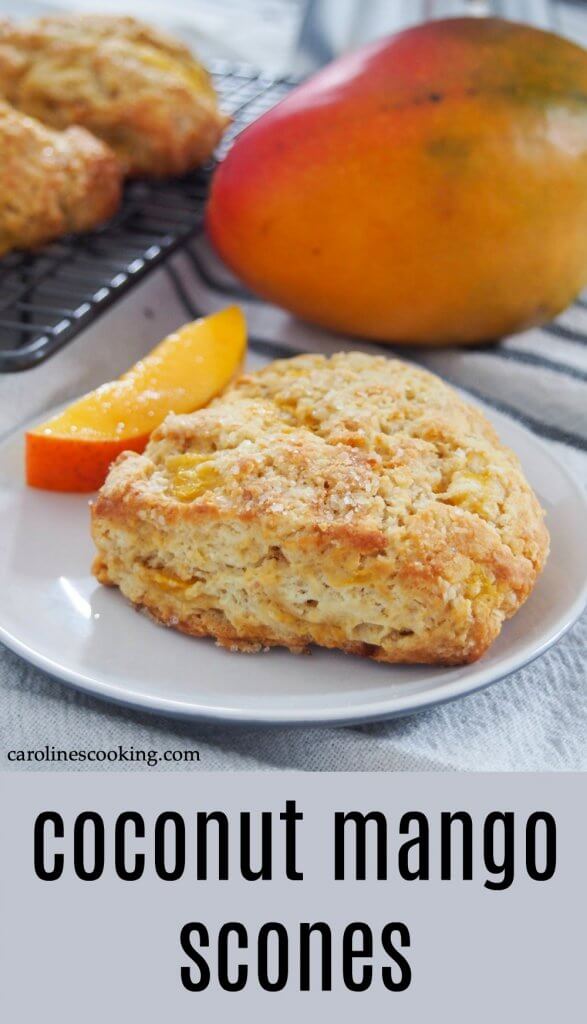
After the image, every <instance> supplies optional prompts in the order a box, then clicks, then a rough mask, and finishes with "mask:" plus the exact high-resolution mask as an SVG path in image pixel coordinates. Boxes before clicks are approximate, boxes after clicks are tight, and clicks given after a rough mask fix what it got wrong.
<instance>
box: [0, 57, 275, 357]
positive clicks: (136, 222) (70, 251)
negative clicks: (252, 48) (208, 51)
mask: <svg viewBox="0 0 587 1024" xmlns="http://www.w3.org/2000/svg"><path fill="white" fill-rule="evenodd" d="M210 70H211V72H212V77H213V79H214V83H215V85H216V88H217V90H218V93H219V96H220V101H221V105H222V108H223V110H224V111H225V112H226V113H228V114H230V115H231V116H232V118H233V122H232V124H231V126H230V128H229V130H228V131H227V133H226V135H225V136H224V138H223V140H222V143H221V145H220V147H219V150H218V153H217V157H218V159H222V156H223V155H224V154H225V152H226V151H227V149H228V148H229V146H230V144H231V142H232V141H233V139H234V138H235V136H236V135H237V134H238V133H239V132H240V131H242V129H243V128H245V127H246V125H247V124H249V123H250V122H251V121H253V120H254V119H255V118H256V117H259V115H260V114H262V113H264V111H266V110H268V109H269V108H270V107H272V106H274V104H275V103H277V102H278V100H280V99H281V98H282V97H283V96H284V95H285V93H286V92H287V91H288V90H289V89H290V88H291V87H292V85H293V84H294V82H293V81H292V80H290V79H285V78H281V79H275V78H270V77H268V76H267V75H263V74H259V73H258V72H256V71H254V70H252V69H250V68H247V67H241V66H235V65H229V64H226V63H224V62H215V63H213V64H212V65H211V67H210ZM212 169H213V164H212V163H211V164H210V165H208V166H207V167H203V168H202V169H201V170H199V171H198V172H197V173H195V174H194V173H192V174H190V175H187V176H186V177H185V178H180V179H174V180H172V181H164V182H145V181H136V182H130V183H129V184H128V185H127V186H126V189H125V194H124V199H123V203H122V206H121V208H120V210H119V212H118V214H117V215H116V216H115V217H114V218H113V219H112V220H111V221H109V222H108V223H107V224H105V225H104V226H102V227H101V228H98V229H97V230H95V231H92V232H89V233H88V234H84V235H78V236H68V237H67V238H63V239H60V241H58V242H55V243H54V244H53V245H49V246H46V247H45V248H44V249H42V250H39V251H38V252H35V253H12V254H10V255H8V256H6V257H4V259H1V260H0V372H3V373H7V372H10V371H16V370H26V369H28V368H30V367H32V366H36V365H38V364H39V363H41V362H42V361H43V360H44V359H47V358H48V357H49V356H50V355H52V354H53V353H54V352H56V351H57V350H58V349H59V348H61V347H62V346H63V345H66V344H67V343H68V342H69V341H71V340H72V339H73V338H74V337H75V336H76V334H77V333H78V332H79V331H80V330H81V329H82V328H83V327H87V326H88V324H89V323H91V322H92V321H93V320H95V319H96V317H97V316H99V314H100V313H102V312H103V311H104V310H105V309H106V308H107V307H108V306H110V305H111V304H112V303H113V302H115V301H116V300H117V299H118V298H119V297H120V296H121V295H123V294H124V292H126V291H128V289H129V288H132V286H133V285H134V284H135V283H136V282H137V281H139V280H140V279H141V278H142V277H144V276H145V274H147V273H148V272H149V271H150V270H151V269H152V268H153V267H155V266H156V265H157V264H158V263H160V262H161V260H163V259H164V258H165V257H166V256H167V255H168V254H169V253H171V252H173V250H174V249H177V248H178V246H180V245H181V244H182V243H183V242H185V241H186V240H187V239H188V238H191V237H192V236H193V235H194V234H196V232H197V231H199V230H200V229H201V226H202V218H203V209H204V202H205V199H206V194H207V191H208V183H209V180H210V175H211V172H212Z"/></svg>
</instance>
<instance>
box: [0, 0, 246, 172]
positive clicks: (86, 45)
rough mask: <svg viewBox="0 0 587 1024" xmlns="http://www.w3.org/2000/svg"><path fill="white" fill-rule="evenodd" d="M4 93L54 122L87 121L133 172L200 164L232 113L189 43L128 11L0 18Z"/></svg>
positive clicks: (56, 124) (0, 68)
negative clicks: (119, 14) (227, 111)
mask: <svg viewBox="0 0 587 1024" xmlns="http://www.w3.org/2000/svg"><path fill="white" fill-rule="evenodd" d="M0 95H1V96H2V97H3V98H4V99H5V100H7V101H8V102H9V103H11V104H12V105H13V106H15V107H17V108H18V109H19V110H22V111H23V112H24V113H26V114H30V115H31V116H33V117H36V118H38V119H39V120H40V121H42V122H43V123H44V124H47V125H50V126H51V127H53V128H59V129H63V128H66V127H68V126H70V125H82V126H83V127H85V128H87V129H89V130H90V131H91V132H93V133H94V134H95V135H97V136H98V137H99V138H101V139H103V140H104V141H105V142H107V143H108V144H109V145H110V146H111V147H112V149H113V150H114V151H115V152H116V154H117V155H118V158H119V160H120V161H121V163H122V165H123V168H124V171H125V173H126V174H127V175H131V176H148V177H165V176H168V175H175V174H183V173H185V172H186V171H188V170H190V169H191V168H193V167H196V166H197V165H198V164H200V163H202V162H203V161H204V160H206V159H207V158H208V157H209V156H210V154H211V153H212V151H213V150H214V147H215V146H216V144H217V142H218V140H219V139H220V136H221V134H222V132H223V130H224V128H225V127H226V124H227V121H228V119H227V118H226V117H225V116H224V115H223V114H222V113H221V112H220V110H219V108H218V102H217V98H216V93H215V91H214V88H213V86H212V84H211V81H210V77H209V75H208V73H207V71H206V70H205V69H204V68H203V67H202V65H201V64H200V63H198V61H197V60H195V59H194V58H193V57H192V55H191V53H190V51H189V50H188V49H187V48H186V47H185V46H183V45H182V44H181V43H179V42H177V41H176V40H174V39H172V38H171V37H168V36H167V35H165V34H164V33H161V32H158V31H156V30H155V29H152V28H150V27H149V26H148V25H144V24H143V23H142V22H138V21H135V20H134V19H133V18H123V17H121V18H117V17H107V16H104V17H100V16H96V15H83V14H78V15H76V14H71V15H61V16H59V15H57V16H54V17H47V18H36V19H33V20H29V21H24V22H18V23H13V22H10V21H7V20H4V21H1V22H0Z"/></svg>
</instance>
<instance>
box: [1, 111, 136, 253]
mask: <svg viewBox="0 0 587 1024" xmlns="http://www.w3.org/2000/svg"><path fill="white" fill-rule="evenodd" d="M121 187H122V175H121V170H120V166H119V163H118V160H117V158H116V157H115V155H114V153H113V152H112V151H111V150H110V149H108V147H107V146H106V145H104V143H103V142H100V140H99V139H95V138H94V137H93V136H92V135H90V134H89V132H86V131H85V130H84V129H83V128H69V129H68V130H67V131H64V132H56V131H52V130H51V129H49V128H45V127H44V125H42V124H39V122H38V121H35V120H34V119H33V118H30V117H26V116H25V115H24V114H21V113H19V111H16V110H14V109H13V108H12V107H10V106H9V105H8V104H6V103H3V102H2V101H1V100H0V256H1V255H4V254H5V253H6V252H8V251H10V250H11V249H15V248H18V249H29V248H35V247H36V246H39V245H42V244H44V243H46V242H49V241H52V240H53V239H55V238H59V237H60V236H61V235H65V234H68V233H69V232H75V231H87V230H89V229H90V228H92V227H95V226H96V225H97V224H100V223H101V222H102V221H104V220H107V219H108V218H109V217H111V216H112V215H113V214H114V213H115V211H116V209H117V208H118V205H119V203H120V197H121Z"/></svg>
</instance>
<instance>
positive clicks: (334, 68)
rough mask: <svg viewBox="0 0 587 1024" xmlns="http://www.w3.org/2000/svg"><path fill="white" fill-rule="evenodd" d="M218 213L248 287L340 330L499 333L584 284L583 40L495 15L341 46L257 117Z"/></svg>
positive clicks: (544, 312) (445, 339) (213, 218)
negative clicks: (347, 48)
mask: <svg viewBox="0 0 587 1024" xmlns="http://www.w3.org/2000/svg"><path fill="white" fill-rule="evenodd" d="M207 226H208V231H209V234H210V236H211V239H212V241H213V243H214V244H215V246H216V248H217V250H218V252H219V253H220V255H221V256H222V257H223V258H224V260H225V261H226V263H227V264H228V265H229V266H230V267H231V268H232V269H233V270H234V271H235V272H236V273H237V275H239V276H240V277H241V278H242V280H243V281H244V282H245V283H246V284H247V285H249V286H250V288H252V289H253V290H254V291H256V292H258V293H259V294H260V295H262V296H264V297H265V298H267V299H269V300H271V301H273V302H276V303H278V304H280V305H282V306H284V307H285V308H286V309H288V310H290V311H291V312H293V313H295V314H297V315H299V316H300V317H303V318H305V319H307V320H309V321H312V322H314V323H316V324H319V325H321V326H324V327H326V328H330V329H333V330H335V331H342V332H345V333H350V334H355V335H359V336H363V337H367V338H377V339H381V340H383V341H390V342H391V341H393V342H407V343H413V344H443V343H447V344H449V343H453V344H466V343H470V342H481V341H486V340H493V339H495V338H498V337H500V336H501V335H504V334H509V333H512V332H515V331H520V330H523V329H525V328H527V327H530V326H531V325H534V324H539V323H541V322H543V321H546V320H548V319H551V318H552V317H553V316H555V314H557V313H558V312H559V311H560V310H562V309H563V308H564V307H565V306H567V305H568V303H569V302H570V301H571V300H572V299H573V297H574V296H575V295H576V294H577V292H579V291H580V289H581V288H582V287H583V286H584V285H585V284H586V283H587V52H586V51H585V50H583V49H582V48H581V47H580V46H577V45H575V44H574V43H572V42H569V41H568V40H565V39H562V38H560V37H558V36H556V35H553V34H551V33H548V32H543V31H540V30H538V29H536V28H532V27H529V26H525V25H518V24H514V23H511V22H507V21H502V20H500V19H496V18H487V19H485V18H454V19H447V20H443V21H433V22H429V23H427V24H424V25H419V26H417V27H415V28H411V29H408V30H407V31H404V32H401V33H399V34H398V35H395V36H392V37H390V38H387V39H384V40H382V41H378V42H375V43H373V44H370V45H368V46H366V47H364V48H361V49H359V50H357V51H356V52H354V53H351V54H350V55H346V56H343V57H342V58H340V59H339V60H337V61H335V62H334V63H332V64H331V65H329V66H328V67H327V68H325V69H324V70H322V71H321V72H319V73H318V74H317V75H315V76H314V77H313V78H311V79H309V80H308V81H307V82H306V83H304V84H302V85H301V86H300V87H298V88H297V89H295V90H293V91H292V92H291V93H290V94H289V95H288V96H287V97H286V98H285V100H283V101H282V102H281V103H280V104H278V105H277V106H276V107H274V108H273V109H272V110H270V111H269V112H268V113H267V114H265V115H264V116H263V117H261V118H260V119H259V120H258V121H257V122H255V123H254V124H253V125H251V126H250V127H249V128H247V129H246V130H245V131H244V132H243V133H242V134H241V135H240V137H239V138H238V139H237V141H236V143H235V144H234V146H233V148H232V150H231V151H230V152H229V154H228V156H227V157H226V159H225V160H224V162H223V163H222V164H221V165H220V166H219V168H218V169H217V171H216V174H215V177H214V180H213V183H212V189H211V195H210V199H209V204H208V209H207Z"/></svg>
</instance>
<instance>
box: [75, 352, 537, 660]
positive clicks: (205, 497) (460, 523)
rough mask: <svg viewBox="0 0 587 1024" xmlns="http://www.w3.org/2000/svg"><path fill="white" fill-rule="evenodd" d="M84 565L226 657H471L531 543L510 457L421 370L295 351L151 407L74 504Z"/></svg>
mask: <svg viewBox="0 0 587 1024" xmlns="http://www.w3.org/2000/svg"><path fill="white" fill-rule="evenodd" d="M92 521H93V536H94V540H95V542H96V545H97V548H98V555H97V558H96V561H95V565H94V571H95V573H96V575H97V577H98V579H99V580H101V581H102V582H103V583H106V584H111V585H116V586H118V587H120V589H121V591H122V593H123V594H125V595H126V597H127V598H129V599H130V600H131V601H132V602H133V603H134V604H135V605H136V606H138V607H140V608H143V609H146V610H147V611H148V612H149V613H150V614H151V615H153V616H154V617H155V618H156V619H158V620H160V621H161V622H163V623H166V624H167V625H170V626H174V627H176V628H177V629H180V630H183V631H184V632H186V633H191V634H194V635H196V636H204V635H205V636H213V637H215V638H216V640H217V641H218V642H219V643H220V644H222V645H223V646H226V647H229V648H232V649H235V650H245V651H246V650H253V651H254V650H258V649H260V648H263V647H269V646H271V645H283V646H285V647H288V648H290V649H291V650H292V651H302V650H304V649H305V648H306V647H307V646H308V645H310V644H320V645H322V646H324V647H333V648H341V649H342V650H344V651H348V652H351V653H354V654H362V655H367V656H369V657H371V658H375V659H377V660H379V661H385V662H428V663H440V664H460V663H465V662H470V661H474V660H475V659H477V658H479V657H480V656H481V655H482V654H483V652H484V651H485V650H486V649H487V647H488V646H489V644H490V643H491V642H492V640H494V639H495V637H496V636H497V635H498V633H499V632H500V629H501V626H502V623H503V621H504V619H506V618H508V617H509V616H511V615H513V614H514V612H515V611H516V610H517V609H518V608H519V607H520V605H521V604H522V602H523V601H524V600H525V599H526V598H527V596H528V594H529V593H530V591H531V590H532V587H533V585H534V583H535V580H536V578H537V576H538V573H539V572H540V570H541V569H542V566H543V564H544V561H545V559H546V556H547V551H548V533H547V531H546V528H545V525H544V521H543V513H542V510H541V508H540V506H539V504H538V501H537V499H536V497H535V495H534V493H533V492H532V490H531V488H530V486H529V485H528V483H527V482H526V480H525V478H524V475H523V473H522V470H521V468H520V464H519V462H518V460H517V458H516V456H515V455H514V454H513V453H512V452H511V451H509V449H507V448H505V447H504V446H503V445H502V444H501V443H500V441H499V439H498V437H497V435H496V433H495V431H494V430H493V427H492V426H491V425H490V424H489V422H488V421H487V419H486V418H485V417H484V415H483V414H482V413H481V412H480V411H479V410H478V409H476V408H473V407H472V406H470V405H468V404H467V403H466V402H465V401H463V400H462V399H461V398H460V397H459V396H458V395H457V394H456V392H455V391H453V390H452V389H451V388H450V387H448V386H447V385H445V384H444V383H443V382H442V381H441V380H439V379H438V378H437V377H435V376H433V375H432V374H430V373H428V372H426V371H424V370H421V369H418V368H415V367H414V366H411V365H409V364H406V363H403V362H400V361H398V360H395V359H387V358H385V357H373V356H369V355H364V354H362V353H358V352H351V353H340V354H337V355H334V356H332V357H331V358H326V357H323V356H316V355H305V356H300V357H298V358H294V359H289V360H282V361H279V362H275V363H272V364H271V365H269V366H267V367H265V368H264V369H262V370H261V371H260V372H258V373H254V374H250V375H245V376H243V377H241V378H240V379H239V380H238V381H237V382H236V383H235V384H234V385H232V386H231V388H230V389H229V390H228V391H227V392H225V394H224V395H222V396H221V397H220V398H218V399H216V400H215V401H214V402H213V403H212V404H211V405H210V406H208V407H207V408H206V409H202V410H200V411H199V412H195V413H192V414H191V415H188V416H175V415H170V416H169V417H168V418H167V419H166V421H165V423H164V424H163V425H162V426H161V427H159V428H158V429H157V430H156V431H155V432H154V434H153V435H152V439H151V441H150V443H149V445H148V447H147V449H146V451H145V453H144V454H143V455H137V454H134V453H129V452H125V453H123V454H122V455H121V456H120V457H119V458H118V460H117V461H116V463H115V464H114V466H113V467H112V469H111V471H110V474H109V476H108V479H107V481H106V483H105V485H104V487H103V488H102V490H101V492H100V494H99V496H98V498H97V500H96V502H95V504H94V507H93V512H92Z"/></svg>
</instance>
